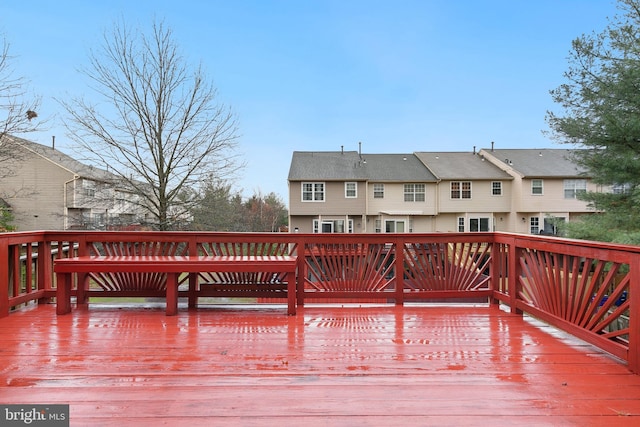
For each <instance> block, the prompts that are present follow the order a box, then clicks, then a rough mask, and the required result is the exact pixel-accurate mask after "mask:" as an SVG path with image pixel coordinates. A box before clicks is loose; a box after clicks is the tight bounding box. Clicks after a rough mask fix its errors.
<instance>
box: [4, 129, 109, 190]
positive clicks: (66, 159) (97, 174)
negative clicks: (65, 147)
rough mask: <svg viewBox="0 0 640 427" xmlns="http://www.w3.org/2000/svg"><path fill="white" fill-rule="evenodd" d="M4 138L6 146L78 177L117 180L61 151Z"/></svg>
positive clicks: (16, 138) (105, 172) (26, 141)
mask: <svg viewBox="0 0 640 427" xmlns="http://www.w3.org/2000/svg"><path fill="white" fill-rule="evenodd" d="M4 138H6V141H7V143H8V144H16V145H19V146H21V147H23V148H24V149H26V150H28V151H31V152H32V153H34V154H36V155H38V156H40V157H42V158H44V159H46V160H48V161H50V162H52V163H55V164H56V165H58V166H60V167H61V168H63V169H66V170H68V171H69V172H71V173H73V174H75V175H78V176H80V177H83V178H90V179H93V180H96V181H109V180H113V179H114V178H117V177H116V176H115V175H114V174H112V173H110V172H107V171H105V170H103V169H100V168H96V167H93V166H88V165H85V164H84V163H82V162H79V161H77V160H76V159H74V158H73V157H71V156H68V155H66V154H64V153H63V152H62V151H59V150H56V149H55V148H53V147H48V146H46V145H42V144H38V143H35V142H32V141H28V140H26V139H23V138H18V137H16V136H12V135H5V137H4Z"/></svg>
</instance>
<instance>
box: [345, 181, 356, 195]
mask: <svg viewBox="0 0 640 427" xmlns="http://www.w3.org/2000/svg"><path fill="white" fill-rule="evenodd" d="M344 197H346V198H347V199H353V198H356V197H358V183H357V182H345V183H344Z"/></svg>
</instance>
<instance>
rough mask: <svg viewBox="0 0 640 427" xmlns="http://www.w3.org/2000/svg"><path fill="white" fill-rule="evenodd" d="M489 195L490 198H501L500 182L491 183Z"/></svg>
mask: <svg viewBox="0 0 640 427" xmlns="http://www.w3.org/2000/svg"><path fill="white" fill-rule="evenodd" d="M491 195H492V196H502V182H500V181H493V182H492V183H491Z"/></svg>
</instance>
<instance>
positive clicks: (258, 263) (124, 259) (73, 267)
mask: <svg viewBox="0 0 640 427" xmlns="http://www.w3.org/2000/svg"><path fill="white" fill-rule="evenodd" d="M296 265H297V257H295V256H81V257H72V258H60V259H56V260H55V262H54V267H53V269H54V272H55V273H56V277H57V291H56V298H57V307H56V312H57V314H66V313H69V312H71V283H72V276H73V274H74V273H76V274H78V273H80V274H81V276H80V277H83V278H84V279H83V280H81V281H82V283H78V290H77V293H76V298H77V300H78V303H79V304H80V303H82V302H84V301H85V300H86V299H85V292H86V287H87V281H88V279H89V277H90V274H96V273H125V274H126V273H134V274H135V273H154V274H166V294H165V297H166V314H167V315H175V314H177V312H178V281H179V277H180V275H181V274H183V273H203V272H207V273H210V272H214V273H216V274H226V273H258V274H262V275H264V274H266V275H271V276H275V277H279V275H282V274H284V276H283V277H286V298H287V313H288V314H290V315H293V314H295V313H296ZM196 281H197V276H196V278H195V280H190V282H189V298H190V300H189V305H190V306H191V305H192V299H193V300H196V299H197V296H198V292H197V289H196V286H197V284H196V283H195V282H196ZM217 286H218V287H220V286H225V285H224V284H223V285H217ZM241 286H242V289H243V290H244V292H243V293H244V294H245V295H247V294H251V293H252V292H254V293H255V294H259V288H260V287H261V286H266V285H261V284H255V285H253V286H247V285H246V284H245V285H241ZM104 293H105V295H108V293H109V292H108V291H105V292H104ZM231 294H233V292H232V293H231ZM208 295H211V293H209V294H208ZM283 296H284V295H283ZM194 305H195V302H194Z"/></svg>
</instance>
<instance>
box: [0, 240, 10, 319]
mask: <svg viewBox="0 0 640 427" xmlns="http://www.w3.org/2000/svg"><path fill="white" fill-rule="evenodd" d="M8 315H9V244H8V240H7V239H6V238H0V318H2V317H6V316H8Z"/></svg>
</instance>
